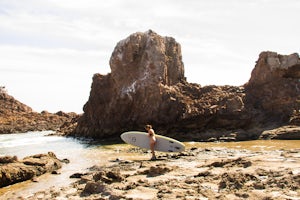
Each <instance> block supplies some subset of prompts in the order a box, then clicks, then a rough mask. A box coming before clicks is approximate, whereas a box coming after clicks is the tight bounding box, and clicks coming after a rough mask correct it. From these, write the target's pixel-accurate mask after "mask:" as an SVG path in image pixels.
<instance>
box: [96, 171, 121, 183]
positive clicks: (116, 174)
mask: <svg viewBox="0 0 300 200" xmlns="http://www.w3.org/2000/svg"><path fill="white" fill-rule="evenodd" d="M93 179H94V180H95V181H99V180H101V181H103V182H104V183H108V184H110V183H113V182H121V181H122V180H124V176H123V175H121V173H120V171H119V170H112V171H100V172H97V173H95V174H94V175H93Z"/></svg>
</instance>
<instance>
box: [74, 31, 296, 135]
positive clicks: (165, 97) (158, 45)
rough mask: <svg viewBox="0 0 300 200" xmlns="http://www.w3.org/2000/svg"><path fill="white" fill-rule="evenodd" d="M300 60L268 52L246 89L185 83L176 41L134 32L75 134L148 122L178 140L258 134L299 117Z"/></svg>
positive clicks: (94, 91)
mask: <svg viewBox="0 0 300 200" xmlns="http://www.w3.org/2000/svg"><path fill="white" fill-rule="evenodd" d="M299 64H300V60H299V56H298V54H292V55H289V56H282V55H278V54H276V53H273V52H263V53H261V54H260V56H259V59H258V61H257V64H256V66H255V68H254V70H253V72H252V75H251V79H250V80H249V82H248V83H247V84H245V86H239V87H236V86H213V85H212V86H206V87H201V86H200V85H198V84H192V83H188V82H187V81H186V79H185V77H184V64H183V62H182V55H181V47H180V44H179V43H177V42H176V41H175V39H173V38H171V37H162V36H160V35H158V34H156V33H155V32H153V31H151V30H149V31H147V32H145V33H141V32H138V33H134V34H132V35H130V36H129V37H128V38H126V39H124V40H122V41H120V42H119V43H118V44H117V46H116V47H115V49H114V51H113V53H112V56H111V59H110V67H111V73H109V74H107V75H101V74H95V75H94V77H93V83H92V87H91V92H90V97H89V100H88V102H87V103H86V104H85V105H84V114H83V115H82V116H81V117H80V118H79V119H78V124H77V126H76V128H75V129H74V131H72V132H71V133H70V135H73V136H84V137H92V138H101V139H104V138H109V137H112V136H119V135H120V134H121V133H122V132H123V131H128V130H143V126H144V125H145V124H147V123H150V124H153V125H154V127H155V129H156V130H157V132H158V133H160V134H164V135H168V136H172V137H175V138H180V139H193V140H207V139H209V138H211V137H215V138H218V137H221V136H234V137H235V139H238V140H244V139H256V138H258V137H259V136H260V134H261V130H258V128H261V127H266V126H267V127H276V126H280V125H283V124H288V123H289V120H290V119H291V118H293V117H294V118H297V113H298V110H299V107H298V106H299V94H300V93H299V88H300V82H299V78H300V76H299V73H300V68H299V66H300V65H299ZM297 102H298V104H297ZM296 111H297V112H296ZM293 113H294V114H293ZM294 121H297V120H294Z"/></svg>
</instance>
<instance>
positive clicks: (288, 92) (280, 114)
mask: <svg viewBox="0 0 300 200" xmlns="http://www.w3.org/2000/svg"><path fill="white" fill-rule="evenodd" d="M245 91H246V96H247V99H246V100H247V103H248V104H250V105H249V106H252V107H254V108H255V109H257V110H259V111H261V112H262V113H263V115H265V116H266V117H267V118H266V120H267V121H268V122H270V121H272V120H273V121H275V122H286V121H288V120H289V119H290V118H291V116H292V115H293V114H296V113H294V112H295V111H299V109H300V59H299V55H298V54H296V53H295V54H291V55H287V56H283V55H279V54H277V53H275V52H262V53H261V54H260V55H259V59H258V61H257V64H256V66H255V68H254V69H253V71H252V74H251V78H250V80H249V82H248V83H247V84H246V85H245Z"/></svg>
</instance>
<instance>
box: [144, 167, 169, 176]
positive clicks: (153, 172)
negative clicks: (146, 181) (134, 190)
mask: <svg viewBox="0 0 300 200" xmlns="http://www.w3.org/2000/svg"><path fill="white" fill-rule="evenodd" d="M172 170H173V169H172V168H171V167H168V166H165V165H156V166H151V167H150V168H149V169H147V170H145V171H143V172H142V174H147V176H149V177H154V176H159V175H163V174H165V173H168V172H170V171H172Z"/></svg>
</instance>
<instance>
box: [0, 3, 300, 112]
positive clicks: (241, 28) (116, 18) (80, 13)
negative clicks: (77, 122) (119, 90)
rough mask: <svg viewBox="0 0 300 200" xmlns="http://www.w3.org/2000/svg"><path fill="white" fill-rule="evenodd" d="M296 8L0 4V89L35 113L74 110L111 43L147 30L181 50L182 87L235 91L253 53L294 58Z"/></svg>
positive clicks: (299, 31) (104, 66)
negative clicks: (214, 86)
mask: <svg viewBox="0 0 300 200" xmlns="http://www.w3.org/2000/svg"><path fill="white" fill-rule="evenodd" d="M299 9H300V1H298V0H288V1H280V0H272V1H266V0H265V1H263V0H252V1H246V0H228V1H223V0H213V1H205V0H189V1H183V0H164V1H160V0H153V1H151V2H143V3H142V2H141V1H139V0H126V1H124V0H111V1H99V0H76V1H74V0H43V1H40V0H26V1H20V0H0V55H1V60H0V70H1V74H0V80H1V81H2V82H3V83H0V85H1V84H5V85H6V86H7V88H8V90H9V91H11V93H12V94H13V95H15V96H16V98H18V99H20V100H24V102H25V103H27V104H28V105H29V106H32V107H33V108H36V110H41V109H48V110H50V111H57V110H58V109H62V110H69V111H70V110H74V111H77V112H80V111H81V108H82V106H83V104H84V101H86V99H87V97H88V95H89V90H90V84H91V79H92V75H93V73H96V72H99V73H102V74H105V73H107V72H109V71H110V69H109V66H108V63H109V58H110V55H111V53H112V51H113V49H114V47H115V45H116V44H117V42H118V41H120V40H122V39H124V38H126V37H127V36H129V35H130V34H131V33H134V32H137V31H147V30H148V29H152V30H154V31H156V32H157V33H158V34H160V35H162V36H171V37H174V38H175V39H176V41H177V42H179V43H180V44H181V46H182V54H183V62H184V64H185V71H186V74H185V75H186V76H187V78H188V80H189V81H191V82H197V83H200V84H201V85H207V84H217V85H223V84H231V85H241V84H243V83H245V82H247V81H248V79H249V77H250V73H251V70H252V69H253V68H254V65H255V61H256V59H257V58H258V55H259V53H260V52H261V51H265V50H271V51H277V52H278V53H281V54H290V53H294V52H299V43H300V41H299V40H300V39H299V35H300V28H299V26H298V19H299V18H300V12H299ZM20 82H21V84H20ZM24 87H26V88H31V89H30V92H28V91H26V92H25V91H24ZM44 88H47V89H46V90H44ZM57 97H60V98H59V100H58V98H57ZM41 98H42V99H41ZM83 99H85V100H83ZM70 102H72V103H71V104H70Z"/></svg>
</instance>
